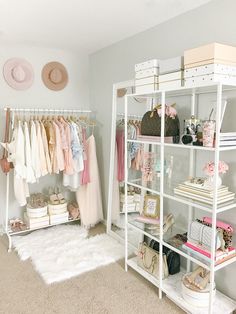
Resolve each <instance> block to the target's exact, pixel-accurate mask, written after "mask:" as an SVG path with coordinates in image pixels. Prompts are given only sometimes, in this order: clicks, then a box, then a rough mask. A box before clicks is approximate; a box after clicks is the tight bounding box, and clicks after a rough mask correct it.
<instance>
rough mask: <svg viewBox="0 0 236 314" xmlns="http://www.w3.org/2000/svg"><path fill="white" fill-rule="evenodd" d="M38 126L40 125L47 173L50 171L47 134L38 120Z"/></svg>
mask: <svg viewBox="0 0 236 314" xmlns="http://www.w3.org/2000/svg"><path fill="white" fill-rule="evenodd" d="M40 126H41V133H42V140H43V148H44V153H45V159H46V164H47V171H48V173H49V174H51V173H52V164H51V160H50V156H49V150H48V141H47V135H46V130H45V127H44V125H43V123H42V121H40Z"/></svg>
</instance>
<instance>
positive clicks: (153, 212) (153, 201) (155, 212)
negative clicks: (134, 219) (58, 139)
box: [143, 194, 160, 218]
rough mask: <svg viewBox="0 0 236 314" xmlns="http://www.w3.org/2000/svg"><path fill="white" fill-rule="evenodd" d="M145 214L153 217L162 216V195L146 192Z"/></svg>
mask: <svg viewBox="0 0 236 314" xmlns="http://www.w3.org/2000/svg"><path fill="white" fill-rule="evenodd" d="M143 215H144V216H146V217H151V218H159V216H160V197H159V196H158V195H151V194H146V195H145V197H144V208H143Z"/></svg>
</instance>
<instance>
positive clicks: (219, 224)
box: [203, 217, 234, 232]
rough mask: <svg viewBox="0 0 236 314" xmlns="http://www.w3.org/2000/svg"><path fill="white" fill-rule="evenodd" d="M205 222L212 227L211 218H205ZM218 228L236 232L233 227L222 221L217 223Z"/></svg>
mask: <svg viewBox="0 0 236 314" xmlns="http://www.w3.org/2000/svg"><path fill="white" fill-rule="evenodd" d="M203 222H205V223H207V224H210V225H212V219H211V217H203ZM216 227H217V228H221V229H223V230H226V231H228V232H233V231H234V230H233V227H232V225H230V224H227V223H225V222H223V221H220V220H217V221H216Z"/></svg>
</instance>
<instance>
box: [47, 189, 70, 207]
mask: <svg viewBox="0 0 236 314" xmlns="http://www.w3.org/2000/svg"><path fill="white" fill-rule="evenodd" d="M49 200H50V204H51V205H59V204H65V203H66V200H65V198H64V196H63V194H62V193H61V192H60V190H59V188H58V187H56V188H55V189H54V191H53V189H52V188H49Z"/></svg>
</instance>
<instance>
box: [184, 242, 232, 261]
mask: <svg viewBox="0 0 236 314" xmlns="http://www.w3.org/2000/svg"><path fill="white" fill-rule="evenodd" d="M183 248H184V249H185V250H186V251H188V252H190V253H191V254H192V255H195V257H196V258H201V259H203V260H205V261H206V262H208V263H210V262H211V252H210V251H207V250H205V249H203V248H202V247H201V245H197V244H195V243H191V242H190V241H188V242H186V243H184V244H183ZM235 256H236V249H235V248H234V247H230V248H228V249H226V250H225V251H223V250H221V249H218V250H217V251H216V254H215V265H219V264H221V263H223V262H225V261H227V260H229V259H230V258H233V257H235Z"/></svg>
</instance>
